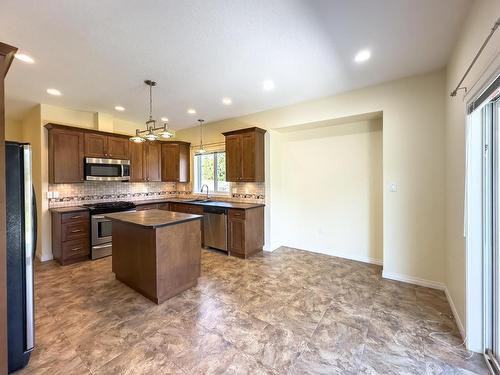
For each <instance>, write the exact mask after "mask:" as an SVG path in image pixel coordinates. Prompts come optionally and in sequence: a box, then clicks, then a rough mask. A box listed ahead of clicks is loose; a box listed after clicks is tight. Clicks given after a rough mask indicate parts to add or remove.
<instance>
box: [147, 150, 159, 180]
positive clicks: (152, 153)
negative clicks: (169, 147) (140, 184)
mask: <svg viewBox="0 0 500 375" xmlns="http://www.w3.org/2000/svg"><path fill="white" fill-rule="evenodd" d="M144 149H145V152H144V157H145V160H146V163H145V164H146V181H161V168H160V166H161V145H160V144H159V143H145V144H144Z"/></svg>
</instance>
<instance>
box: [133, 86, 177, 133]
mask: <svg viewBox="0 0 500 375" xmlns="http://www.w3.org/2000/svg"><path fill="white" fill-rule="evenodd" d="M144 83H145V84H146V85H148V86H149V120H148V121H146V129H144V130H141V129H136V131H135V135H134V136H133V137H130V138H129V140H130V141H131V142H135V143H142V142H145V141H150V142H154V141H156V140H157V139H158V138H160V137H161V138H171V137H173V136H174V135H175V133H174V132H173V131H172V130H170V129H168V126H167V121H164V124H163V125H162V126H158V127H157V126H156V120H154V119H153V87H154V86H156V82H155V81H152V80H150V79H147V80H145V81H144ZM162 120H167V119H166V118H162Z"/></svg>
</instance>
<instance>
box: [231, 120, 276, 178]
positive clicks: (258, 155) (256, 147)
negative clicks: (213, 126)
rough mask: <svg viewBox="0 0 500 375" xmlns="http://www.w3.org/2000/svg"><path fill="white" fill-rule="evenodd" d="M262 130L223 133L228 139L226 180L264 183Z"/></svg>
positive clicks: (263, 131)
mask: <svg viewBox="0 0 500 375" xmlns="http://www.w3.org/2000/svg"><path fill="white" fill-rule="evenodd" d="M265 132H266V131H265V130H263V129H260V128H256V127H254V128H248V129H241V130H235V131H231V132H226V133H223V134H224V136H225V138H226V180H227V181H231V182H262V181H264V134H265Z"/></svg>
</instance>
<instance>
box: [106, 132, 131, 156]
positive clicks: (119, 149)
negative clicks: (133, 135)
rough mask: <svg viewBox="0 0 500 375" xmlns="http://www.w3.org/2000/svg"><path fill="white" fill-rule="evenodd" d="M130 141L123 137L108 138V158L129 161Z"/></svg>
mask: <svg viewBox="0 0 500 375" xmlns="http://www.w3.org/2000/svg"><path fill="white" fill-rule="evenodd" d="M130 143H131V142H130V141H129V140H128V138H125V137H114V136H108V156H107V157H108V158H112V159H122V160H128V159H129V157H130V156H129V147H130Z"/></svg>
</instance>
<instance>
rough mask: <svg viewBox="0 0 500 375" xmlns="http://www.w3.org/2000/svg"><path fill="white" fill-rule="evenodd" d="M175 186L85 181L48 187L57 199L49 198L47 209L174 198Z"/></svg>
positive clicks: (171, 184)
mask: <svg viewBox="0 0 500 375" xmlns="http://www.w3.org/2000/svg"><path fill="white" fill-rule="evenodd" d="M175 185H176V184H175V183H168V182H112V181H109V182H106V181H85V182H84V183H82V184H54V185H49V191H50V192H58V193H59V196H58V197H57V198H49V207H61V206H74V205H79V204H83V203H95V202H106V201H116V200H127V201H134V200H144V199H159V198H165V197H167V198H170V197H173V196H176V194H177V191H176V186H175Z"/></svg>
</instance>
